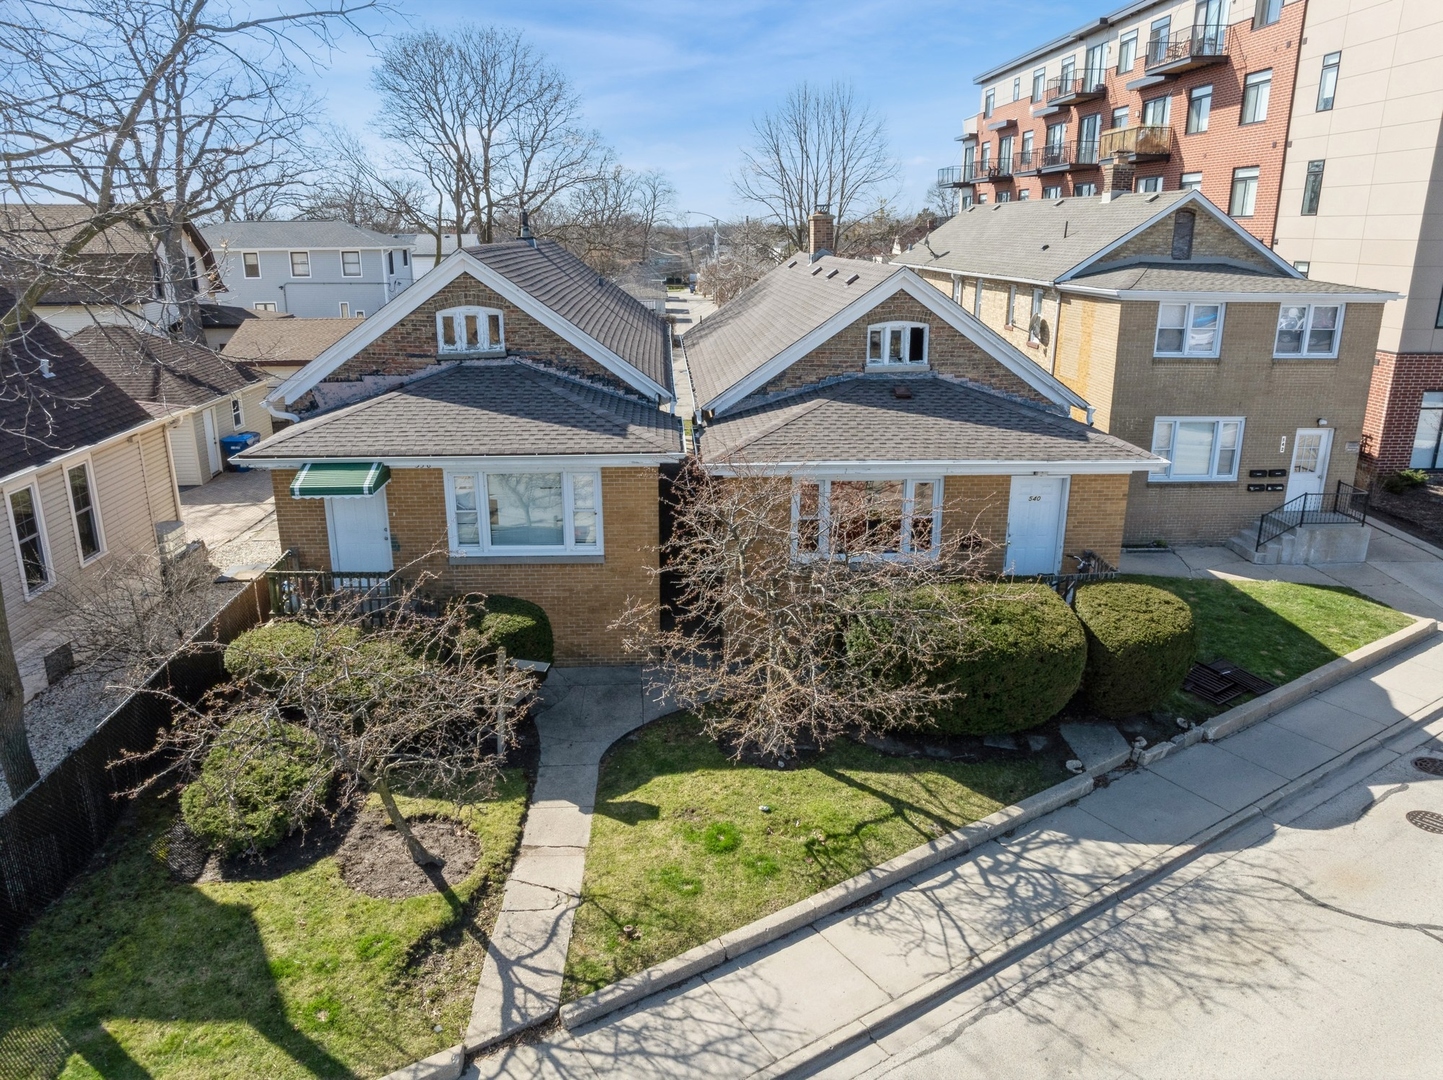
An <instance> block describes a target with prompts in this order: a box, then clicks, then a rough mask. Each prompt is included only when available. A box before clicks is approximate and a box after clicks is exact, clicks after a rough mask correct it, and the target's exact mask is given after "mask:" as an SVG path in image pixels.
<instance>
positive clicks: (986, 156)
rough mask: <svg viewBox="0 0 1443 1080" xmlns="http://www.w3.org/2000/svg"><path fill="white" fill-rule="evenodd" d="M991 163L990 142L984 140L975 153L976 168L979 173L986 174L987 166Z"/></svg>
mask: <svg viewBox="0 0 1443 1080" xmlns="http://www.w3.org/2000/svg"><path fill="white" fill-rule="evenodd" d="M991 164H992V144H991V143H990V142H985V143H983V144H982V147H981V149H980V150H979V151H978V154H977V170H978V172H979V174H981V175H984V176H985V175H986V173H987V170H988V168H989V166H991Z"/></svg>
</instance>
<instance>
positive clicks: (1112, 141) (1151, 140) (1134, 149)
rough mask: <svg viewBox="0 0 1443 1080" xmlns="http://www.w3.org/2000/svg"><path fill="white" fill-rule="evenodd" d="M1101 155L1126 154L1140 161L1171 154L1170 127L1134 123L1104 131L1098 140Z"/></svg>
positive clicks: (1106, 156)
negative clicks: (1130, 125) (1129, 125)
mask: <svg viewBox="0 0 1443 1080" xmlns="http://www.w3.org/2000/svg"><path fill="white" fill-rule="evenodd" d="M1098 150H1099V152H1100V153H1101V155H1102V157H1105V158H1110V157H1115V156H1117V155H1118V154H1127V155H1129V156H1130V157H1133V158H1136V159H1138V160H1140V161H1144V160H1145V161H1155V160H1158V159H1160V158H1167V157H1171V156H1172V128H1170V127H1165V126H1164V125H1162V124H1135V125H1134V126H1132V127H1124V128H1113V129H1112V130H1111V131H1104V132H1103V133H1102V138H1101V139H1099V140H1098Z"/></svg>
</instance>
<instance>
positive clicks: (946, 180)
mask: <svg viewBox="0 0 1443 1080" xmlns="http://www.w3.org/2000/svg"><path fill="white" fill-rule="evenodd" d="M976 182H977V167H976V166H975V165H948V166H947V167H946V168H943V169H938V170H937V186H938V187H966V186H967V185H968V184H975V183H976Z"/></svg>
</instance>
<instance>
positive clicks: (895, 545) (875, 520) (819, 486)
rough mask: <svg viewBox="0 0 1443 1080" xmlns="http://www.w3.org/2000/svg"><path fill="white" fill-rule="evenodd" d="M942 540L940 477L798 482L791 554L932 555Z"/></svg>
mask: <svg viewBox="0 0 1443 1080" xmlns="http://www.w3.org/2000/svg"><path fill="white" fill-rule="evenodd" d="M941 542H942V481H941V480H939V479H935V478H928V479H920V480H910V479H909V480H832V479H820V480H799V481H797V484H796V487H795V488H794V489H793V492H792V554H793V555H795V556H797V557H799V558H817V557H819V556H820V557H824V558H825V557H827V556H830V557H832V558H835V559H854V558H868V557H872V558H875V557H878V556H880V557H883V558H886V557H892V558H896V557H898V556H904V555H934V554H936V552H937V551H938V549H939V548H940V546H941Z"/></svg>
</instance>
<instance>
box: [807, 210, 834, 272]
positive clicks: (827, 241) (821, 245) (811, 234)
mask: <svg viewBox="0 0 1443 1080" xmlns="http://www.w3.org/2000/svg"><path fill="white" fill-rule="evenodd" d="M807 238H808V241H809V243H808V245H807V248H808V252H809V254H810V255H811V261H812V262H816V261H817V259H818V258H820V257H821V256H823V255H830V254H832V253H833V252H834V251H836V249H837V221H836V218H834V217H832V212H831V210H830V209H829V207H828V204H827V203H818V204H817V208H816V209H815V210H813V211H812V216H811V217H809V218H807Z"/></svg>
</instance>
